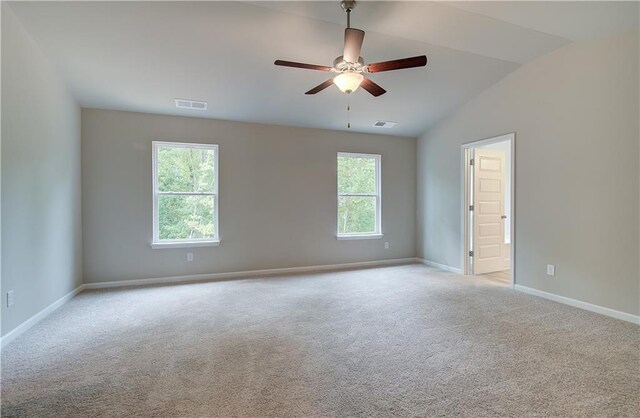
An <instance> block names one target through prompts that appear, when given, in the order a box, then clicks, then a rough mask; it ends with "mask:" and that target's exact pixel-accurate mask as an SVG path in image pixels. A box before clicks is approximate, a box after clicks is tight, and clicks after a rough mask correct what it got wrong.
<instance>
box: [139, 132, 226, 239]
mask: <svg viewBox="0 0 640 418" xmlns="http://www.w3.org/2000/svg"><path fill="white" fill-rule="evenodd" d="M151 146H152V153H151V154H152V171H153V181H152V188H153V234H152V239H151V248H154V249H162V248H189V247H214V246H218V245H220V225H219V222H218V219H219V212H220V210H219V207H218V199H219V193H218V187H219V186H218V184H219V176H218V172H219V167H218V160H219V155H218V144H199V143H193V142H167V141H152V145H151ZM160 147H175V148H194V149H201V150H202V149H204V150H212V151H213V154H214V159H213V165H214V168H213V176H214V177H213V178H214V181H213V186H214V187H213V192H160V191H158V149H159V148H160ZM160 196H213V205H214V206H213V238H197V239H180V240H160V239H159V221H160V220H159V197H160Z"/></svg>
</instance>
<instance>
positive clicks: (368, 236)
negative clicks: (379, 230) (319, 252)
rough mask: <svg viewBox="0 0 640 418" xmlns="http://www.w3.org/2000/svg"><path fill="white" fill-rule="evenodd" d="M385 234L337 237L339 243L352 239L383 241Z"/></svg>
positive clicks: (343, 235)
mask: <svg viewBox="0 0 640 418" xmlns="http://www.w3.org/2000/svg"><path fill="white" fill-rule="evenodd" d="M382 237H384V234H342V235H336V239H337V240H338V241H342V240H351V239H381V238H382Z"/></svg>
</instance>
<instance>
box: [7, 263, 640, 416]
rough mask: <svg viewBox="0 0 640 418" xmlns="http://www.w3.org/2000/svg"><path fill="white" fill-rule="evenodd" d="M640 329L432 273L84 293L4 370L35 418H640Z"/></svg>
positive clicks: (361, 273)
mask: <svg viewBox="0 0 640 418" xmlns="http://www.w3.org/2000/svg"><path fill="white" fill-rule="evenodd" d="M639 366H640V327H638V326H635V325H632V324H629V323H625V322H622V321H618V320H614V319H610V318H607V317H604V316H600V315H597V314H594V313H590V312H586V311H583V310H580V309H575V308H571V307H568V306H564V305H560V304H556V303H553V302H549V301H546V300H543V299H539V298H535V297H533V296H529V295H525V294H522V293H518V292H514V291H512V290H511V289H509V288H508V287H506V286H504V285H503V284H500V283H496V282H492V281H489V280H484V279H482V278H477V277H475V278H474V277H467V278H465V277H463V276H457V275H454V274H450V273H443V272H441V271H438V270H435V269H432V268H429V267H425V266H421V265H408V266H399V267H389V268H380V269H368V270H357V271H348V272H332V273H323V274H306V275H296V276H287V277H271V278H256V279H251V280H238V281H229V282H218V283H200V284H189V285H180V286H172V287H147V288H129V289H119V290H107V291H93V292H84V293H82V294H81V295H79V296H78V297H76V298H75V299H73V300H72V301H71V302H69V303H68V304H66V305H65V306H63V307H62V308H61V309H59V310H58V311H56V312H55V313H54V314H53V315H51V316H50V317H48V318H47V319H45V320H44V321H42V322H41V323H39V324H38V325H36V326H35V327H34V328H32V329H31V330H30V331H28V332H27V333H26V334H24V335H23V336H22V337H20V338H19V339H17V340H15V341H14V342H13V343H11V344H10V345H9V346H8V347H7V348H6V349H5V350H4V352H3V353H2V415H3V416H7V417H8V416H20V417H76V416H78V417H80V416H82V417H101V416H113V417H125V416H127V417H128V416H139V417H146V416H149V417H150V416H154V417H210V416H219V417H234V416H245V417H261V416H283V417H286V416H298V417H313V416H406V417H413V416H464V417H492V416H553V417H564V416H575V417H604V416H629V417H632V416H633V417H638V416H640V373H639V372H640V370H639Z"/></svg>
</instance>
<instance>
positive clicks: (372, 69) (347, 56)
mask: <svg viewBox="0 0 640 418" xmlns="http://www.w3.org/2000/svg"><path fill="white" fill-rule="evenodd" d="M340 6H342V9H344V11H345V12H346V13H347V27H346V29H345V30H344V52H343V54H342V55H341V56H339V57H337V58H336V59H335V60H334V61H333V66H331V67H328V66H325V65H314V64H304V63H300V62H292V61H283V60H276V61H275V62H274V64H275V65H280V66H283V67H293V68H302V69H305V70H317V71H327V72H332V73H336V74H337V75H336V76H334V77H332V78H330V79H329V80H327V81H325V82H324V83H322V84H319V85H317V86H315V87H314V88H312V89H311V90H309V91H308V92H306V93H305V94H316V93H318V92H321V91H322V90H324V89H326V88H327V87H329V86H330V85H332V84H335V85H336V86H337V87H338V88H339V89H340V91H342V92H343V93H347V94H350V93H352V92H354V91H356V90H357V89H358V87H360V86H362V88H363V89H365V90H366V91H368V92H369V93H371V94H372V95H373V96H374V97H378V96H380V95H383V94H385V93H386V92H387V91H386V90H385V89H383V88H382V87H380V86H379V85H377V84H376V83H374V82H373V81H371V79H369V78H367V77H365V76H364V75H363V74H367V73H380V72H383V71H393V70H401V69H404V68H414V67H424V66H425V65H427V56H426V55H420V56H417V57H411V58H402V59H397V60H393V61H384V62H376V63H374V64H365V62H364V60H363V59H362V57H361V56H360V50H361V49H362V41H363V40H364V31H363V30H360V29H355V28H352V27H351V11H352V10H353V9H354V8H355V6H356V1H355V0H342V2H341V3H340Z"/></svg>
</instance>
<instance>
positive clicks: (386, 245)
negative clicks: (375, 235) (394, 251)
mask: <svg viewBox="0 0 640 418" xmlns="http://www.w3.org/2000/svg"><path fill="white" fill-rule="evenodd" d="M384 249H385V250H388V249H389V243H388V242H385V243H384Z"/></svg>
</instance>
